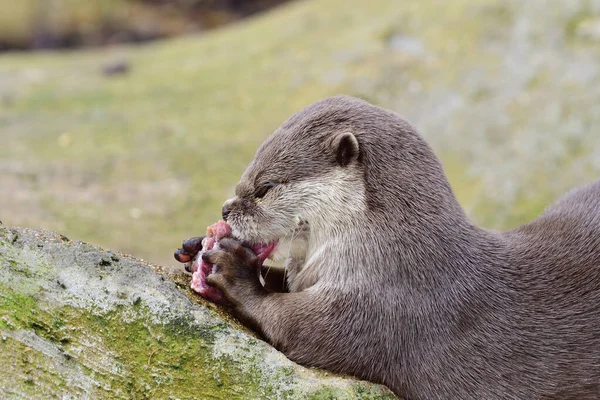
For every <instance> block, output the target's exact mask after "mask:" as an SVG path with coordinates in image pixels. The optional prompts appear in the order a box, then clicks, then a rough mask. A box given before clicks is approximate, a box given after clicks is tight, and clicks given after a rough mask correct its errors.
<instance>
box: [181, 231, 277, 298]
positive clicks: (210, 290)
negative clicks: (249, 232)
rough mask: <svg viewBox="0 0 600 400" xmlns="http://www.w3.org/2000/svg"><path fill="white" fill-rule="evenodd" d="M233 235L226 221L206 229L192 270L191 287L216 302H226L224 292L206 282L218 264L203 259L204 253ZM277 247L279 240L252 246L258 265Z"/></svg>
mask: <svg viewBox="0 0 600 400" xmlns="http://www.w3.org/2000/svg"><path fill="white" fill-rule="evenodd" d="M225 237H231V227H230V226H229V225H228V224H227V222H225V221H219V222H217V223H215V224H213V225H211V226H209V227H208V228H207V229H206V237H205V238H204V240H203V241H202V250H200V251H199V252H198V254H197V255H196V256H195V257H194V260H193V262H192V265H191V267H190V271H192V272H193V275H192V283H191V288H192V289H194V290H195V291H196V292H197V293H198V294H200V296H202V297H204V298H205V299H207V300H210V301H212V302H214V303H218V304H224V303H225V297H224V295H223V293H222V292H221V291H220V290H219V289H216V288H214V287H212V286H209V285H207V284H206V277H207V276H208V275H210V274H212V273H215V272H216V270H217V266H216V265H212V264H209V263H207V262H205V261H204V260H202V255H203V254H204V253H205V252H206V251H208V250H213V249H214V250H219V248H220V247H219V241H220V240H221V239H222V238H225ZM276 247H277V242H272V243H260V244H256V245H253V246H251V248H252V251H254V253H255V254H256V256H257V258H258V262H257V264H258V266H259V268H260V266H262V264H263V263H264V261H265V260H266V259H267V258H268V257H269V256H270V255H271V254H272V253H273V251H274V250H275V248H276ZM257 273H258V271H257Z"/></svg>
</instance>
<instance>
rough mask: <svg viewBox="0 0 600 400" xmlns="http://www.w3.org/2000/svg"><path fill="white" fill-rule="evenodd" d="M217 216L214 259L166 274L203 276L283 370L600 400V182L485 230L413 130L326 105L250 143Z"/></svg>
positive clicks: (379, 114) (383, 114) (445, 394)
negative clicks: (504, 226) (220, 231)
mask: <svg viewBox="0 0 600 400" xmlns="http://www.w3.org/2000/svg"><path fill="white" fill-rule="evenodd" d="M532 190H533V188H532ZM222 215H223V219H224V220H225V221H227V224H228V226H229V227H231V235H226V236H224V237H222V238H221V239H220V240H219V242H218V244H219V246H218V247H209V246H207V247H206V248H204V249H203V246H202V243H203V241H204V238H203V237H196V238H191V239H188V240H186V241H185V242H184V243H183V246H182V249H180V250H178V251H177V252H176V253H175V257H176V258H177V259H178V260H179V261H181V262H184V263H189V262H190V261H191V260H192V259H194V258H196V259H201V260H202V262H204V263H206V264H207V265H211V266H213V265H216V266H217V267H216V268H211V269H210V270H207V273H206V276H205V284H206V287H207V288H210V290H217V291H219V293H221V294H222V296H223V299H224V300H226V302H227V304H228V305H229V306H230V307H231V310H232V312H233V314H234V315H235V316H236V317H237V318H238V319H239V320H240V321H241V322H242V323H244V324H245V325H246V326H248V327H249V328H251V329H253V330H255V331H256V332H257V333H258V334H259V335H260V336H262V337H263V338H264V339H265V340H266V341H268V342H269V343H270V344H272V345H273V346H275V347H276V348H277V349H279V350H280V351H282V352H283V353H284V354H285V355H286V356H287V357H288V358H290V359H291V360H293V361H296V362H298V363H300V364H302V365H305V366H311V367H317V368H322V369H325V370H328V371H331V372H335V373H341V374H347V375H353V376H356V377H358V378H360V379H365V380H369V381H372V382H376V383H381V384H383V385H386V386H387V387H389V388H390V389H391V390H392V391H393V392H394V393H396V394H398V395H399V396H401V397H403V398H405V399H434V400H435V399H473V400H475V399H486V400H493V399H544V400H550V399H597V398H600V307H599V306H598V305H599V304H600V182H595V183H591V184H589V185H587V186H584V187H581V188H577V189H574V190H572V191H571V192H569V193H567V194H566V195H564V196H563V197H562V198H560V199H559V200H558V201H557V202H556V203H554V204H553V205H549V207H548V208H547V209H546V210H545V211H544V212H543V213H542V214H541V215H540V216H538V217H537V218H535V219H534V220H532V221H529V222H527V223H525V224H524V225H522V226H520V227H517V228H514V229H511V230H509V231H505V232H498V231H491V230H487V229H484V228H481V227H478V226H476V225H475V224H473V223H472V222H471V221H470V220H469V218H468V217H467V215H466V213H465V212H464V210H463V209H462V207H461V206H460V204H459V203H458V201H457V200H456V197H455V195H454V193H453V191H452V188H451V186H450V184H449V182H448V179H447V178H446V176H445V174H444V170H443V167H442V164H441V163H440V161H439V160H438V158H437V157H436V156H435V154H434V152H433V151H432V149H431V148H430V147H429V146H428V145H427V143H426V142H425V140H424V139H423V138H422V137H421V135H419V133H418V132H417V130H416V129H415V128H414V127H413V126H411V125H410V124H409V123H408V122H407V121H405V120H404V119H403V118H402V117H400V116H399V115H398V114H396V113H394V112H392V111H389V110H385V109H383V108H380V107H377V106H374V105H371V104H369V103H367V102H365V101H362V100H359V99H355V98H352V97H348V96H335V97H331V98H326V99H323V100H321V101H318V102H316V103H314V104H312V105H309V106H308V107H306V108H304V109H303V110H300V111H299V112H298V113H296V114H294V115H293V116H291V117H290V118H289V119H288V120H287V121H285V122H284V123H283V124H282V125H281V126H280V127H279V128H278V129H277V130H276V131H275V132H274V133H273V134H272V135H271V136H269V137H268V138H267V139H266V140H265V142H264V143H263V144H262V145H261V146H260V147H259V149H258V150H257V152H256V155H255V157H254V159H253V160H252V161H251V162H250V164H249V165H248V167H247V168H246V170H245V171H244V173H243V174H242V176H241V178H240V181H239V182H238V184H237V185H236V189H235V195H234V196H233V197H231V198H230V199H229V200H227V201H226V202H225V203H224V205H223V209H222ZM275 244H277V245H276V247H275ZM200 252H201V254H200V255H199V254H198V253H200ZM276 254H278V257H279V258H276V257H274V255H276ZM265 255H268V257H271V258H276V259H277V262H274V264H278V265H276V266H272V268H265V267H264V266H266V265H268V263H269V262H270V260H268V259H266V258H265V257H263V256H265ZM257 266H258V267H257ZM260 266H263V267H262V268H260Z"/></svg>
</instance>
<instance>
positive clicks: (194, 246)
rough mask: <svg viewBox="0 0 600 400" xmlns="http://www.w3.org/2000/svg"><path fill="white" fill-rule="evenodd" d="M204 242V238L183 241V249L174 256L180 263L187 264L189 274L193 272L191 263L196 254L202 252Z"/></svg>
mask: <svg viewBox="0 0 600 400" xmlns="http://www.w3.org/2000/svg"><path fill="white" fill-rule="evenodd" d="M203 240H204V236H199V237H192V238H189V239H186V240H184V241H183V244H182V245H181V248H180V249H178V250H177V251H176V252H175V254H173V256H174V257H175V259H176V260H177V261H179V262H180V263H184V264H185V269H186V271H188V272H193V271H191V270H190V266H191V262H192V260H193V259H194V257H196V254H198V252H199V251H200V250H202V241H203Z"/></svg>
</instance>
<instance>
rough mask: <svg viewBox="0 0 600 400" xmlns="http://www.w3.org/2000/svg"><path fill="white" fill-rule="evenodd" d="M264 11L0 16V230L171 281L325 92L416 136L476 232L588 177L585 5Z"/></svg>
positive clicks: (594, 29) (485, 3)
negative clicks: (438, 162) (130, 259)
mask: <svg viewBox="0 0 600 400" xmlns="http://www.w3.org/2000/svg"><path fill="white" fill-rule="evenodd" d="M175 3H179V4H175ZM277 3H278V2H275V1H274V2H262V3H260V4H258V3H256V4H254V5H252V6H249V5H248V4H249V3H247V2H243V1H241V0H238V1H230V2H223V4H224V5H223V4H221V5H219V4H216V3H214V2H213V3H210V4H209V3H207V4H208V5H207V4H205V2H197V1H187V2H186V1H181V2H161V1H158V0H157V1H146V2H144V1H137V2H136V1H132V0H129V1H127V0H110V1H102V2H100V1H96V2H94V1H83V0H63V1H49V2H47V3H45V4H44V7H45V8H44V7H42V8H43V10H44V11H43V12H40V11H39V9H40V7H39V6H40V3H39V0H38V1H33V0H29V1H15V0H12V1H8V0H0V10H2V13H0V43H1V44H2V46H3V48H4V49H5V50H9V51H4V52H3V53H0V220H2V221H3V222H4V223H5V224H8V225H18V226H30V227H42V228H47V229H52V230H57V231H59V232H61V233H63V234H65V235H67V236H68V237H70V238H73V239H82V240H85V241H88V242H90V243H93V244H99V245H102V246H104V247H107V248H111V249H113V250H118V251H122V252H126V253H130V254H133V255H135V256H137V257H140V258H144V259H147V260H150V261H152V262H156V263H162V264H165V265H175V264H176V263H175V261H174V260H172V252H173V250H174V249H175V248H177V247H178V246H179V245H180V243H181V241H182V239H184V238H187V237H189V236H194V235H198V234H200V233H202V232H203V231H204V229H205V226H206V225H208V224H209V223H211V222H213V221H215V220H217V219H218V218H219V217H220V208H221V204H222V202H223V200H225V199H226V198H227V197H229V196H230V195H231V194H232V192H233V189H234V186H235V184H236V182H237V180H238V178H239V176H240V174H241V172H242V171H243V170H244V168H245V166H246V165H247V163H248V162H249V161H250V160H251V159H252V157H253V155H254V152H255V151H256V148H257V147H258V146H259V145H260V143H261V142H262V141H263V140H264V139H265V138H266V137H267V136H268V135H269V134H270V133H271V132H272V131H273V130H274V129H276V128H277V126H278V125H279V124H280V123H281V122H283V121H284V120H285V119H286V118H287V117H288V116H290V115H291V114H292V113H294V112H295V111H297V110H299V109H300V108H302V107H304V106H305V105H308V104H310V103H312V102H314V101H316V100H318V99H320V98H322V97H324V96H328V95H334V94H338V93H346V94H349V95H354V96H358V97H361V98H364V99H366V100H368V101H371V102H373V103H376V104H378V105H381V106H384V107H386V108H390V109H393V110H396V111H398V112H399V113H400V114H402V115H404V116H405V117H406V118H407V119H408V120H409V121H411V122H412V123H413V124H414V125H415V126H417V127H418V128H419V130H420V131H421V133H422V134H423V135H424V136H425V138H426V139H427V141H428V142H429V143H430V144H431V145H432V146H433V147H434V149H435V150H436V152H437V154H438V155H439V156H440V158H441V159H442V162H443V164H444V166H445V168H446V172H447V174H448V176H449V178H450V181H451V183H452V185H453V187H454V189H455V191H456V193H457V196H458V198H459V200H460V202H461V204H462V205H463V206H464V207H465V209H466V210H467V212H468V213H469V215H470V216H471V217H472V218H473V220H475V221H476V222H477V223H479V224H481V225H483V226H485V227H488V228H493V229H504V228H510V227H514V226H516V225H518V224H520V223H522V222H523V221H526V220H528V219H530V218H532V217H534V216H535V215H537V214H538V213H540V212H541V211H542V210H543V209H544V208H545V207H546V206H547V205H548V204H549V203H550V202H552V201H554V200H555V199H556V198H557V197H558V196H559V195H560V194H562V193H564V192H565V191H567V190H568V189H570V188H572V187H575V186H577V185H581V184H583V183H586V182H591V181H593V180H595V179H597V178H598V177H599V176H600V132H598V127H599V126H600V77H599V73H600V1H591V0H590V1H568V2H567V1H563V2H547V1H541V0H528V1H516V0H515V1H504V0H469V1H467V0H446V1H443V2H441V1H435V0H425V1H405V2H399V1H393V0H369V1H366V0H365V1H352V2H348V1H343V0H304V1H291V2H286V3H285V4H283V5H279V6H277V7H274V8H269V7H271V6H273V5H275V4H277ZM186 7H187V8H186ZM240 7H241V8H240ZM267 8H269V10H268V11H265V12H260V13H259V11H261V10H265V9H267ZM240 10H242V11H240ZM248 16H249V17H248ZM244 17H248V18H244ZM107 27H108V28H107ZM140 27H141V28H140ZM140 32H141V33H140ZM182 34H184V35H182ZM156 38H161V39H160V40H157V41H149V40H150V39H156ZM140 42H144V43H143V44H140ZM32 49H38V50H39V49H46V50H44V51H35V52H32V51H29V50H32Z"/></svg>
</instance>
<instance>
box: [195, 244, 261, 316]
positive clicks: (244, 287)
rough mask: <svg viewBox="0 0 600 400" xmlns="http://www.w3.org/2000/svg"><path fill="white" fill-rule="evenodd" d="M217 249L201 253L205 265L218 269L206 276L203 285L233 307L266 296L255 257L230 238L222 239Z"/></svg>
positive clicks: (249, 250)
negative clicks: (214, 266) (253, 298)
mask: <svg viewBox="0 0 600 400" xmlns="http://www.w3.org/2000/svg"><path fill="white" fill-rule="evenodd" d="M219 246H220V249H218V250H209V251H206V252H205V253H204V254H202V259H203V260H204V261H205V262H207V263H209V264H213V265H216V266H217V268H216V271H215V272H214V273H212V274H210V275H208V276H207V277H206V283H207V284H208V285H210V286H213V287H215V288H217V289H219V290H221V291H222V292H223V294H224V295H225V299H226V300H227V301H228V303H229V304H230V305H231V306H232V307H234V308H236V307H238V306H240V305H242V304H243V303H244V302H245V301H247V300H249V299H250V298H252V297H256V296H260V295H263V294H264V293H266V290H265V288H264V287H263V286H262V285H261V283H260V280H259V273H260V272H259V271H260V268H259V267H260V261H259V259H258V257H257V256H256V254H254V252H253V251H252V250H251V249H249V248H247V247H245V246H243V245H242V244H240V243H239V242H238V241H236V240H234V239H230V238H223V239H221V240H220V242H219Z"/></svg>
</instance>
